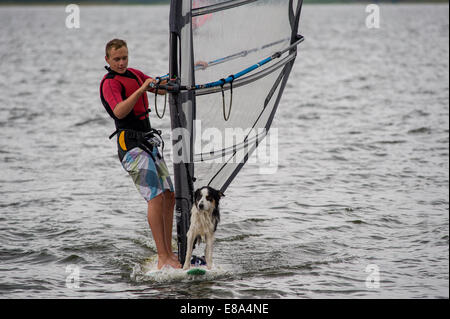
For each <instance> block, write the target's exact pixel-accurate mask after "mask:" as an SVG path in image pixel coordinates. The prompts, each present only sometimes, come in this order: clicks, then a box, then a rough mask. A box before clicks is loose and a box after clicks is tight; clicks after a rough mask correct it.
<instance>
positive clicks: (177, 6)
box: [169, 0, 195, 264]
mask: <svg viewBox="0 0 450 319" xmlns="http://www.w3.org/2000/svg"><path fill="white" fill-rule="evenodd" d="M190 15H191V0H171V4H170V57H169V64H170V65H169V71H170V73H169V75H170V78H171V79H178V80H179V81H181V82H180V84H181V85H193V84H194V82H195V81H194V67H193V65H194V62H193V47H192V27H191V19H190ZM169 104H170V117H171V126H172V144H173V167H174V181H175V198H176V202H175V205H176V223H177V240H178V256H179V260H180V263H181V264H183V263H184V259H185V256H186V233H187V231H188V229H189V220H190V210H191V205H192V198H193V187H194V186H193V176H194V164H193V137H194V136H193V131H192V130H193V119H194V116H195V97H194V92H186V91H181V92H175V93H171V94H170V97H169Z"/></svg>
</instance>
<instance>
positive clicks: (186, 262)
mask: <svg viewBox="0 0 450 319" xmlns="http://www.w3.org/2000/svg"><path fill="white" fill-rule="evenodd" d="M193 249H194V235H193V234H192V232H190V231H188V233H187V247H186V259H185V260H184V266H183V269H189V267H190V266H191V257H192V250H193Z"/></svg>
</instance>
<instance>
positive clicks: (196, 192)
mask: <svg viewBox="0 0 450 319" xmlns="http://www.w3.org/2000/svg"><path fill="white" fill-rule="evenodd" d="M199 195H200V188H197V190H196V191H195V193H194V202H195V201H196V200H197V198H198V196H199Z"/></svg>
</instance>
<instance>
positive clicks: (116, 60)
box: [105, 47, 128, 74]
mask: <svg viewBox="0 0 450 319" xmlns="http://www.w3.org/2000/svg"><path fill="white" fill-rule="evenodd" d="M105 60H106V62H107V63H108V64H109V66H110V67H111V69H112V70H113V71H114V72H117V73H119V74H122V73H125V71H126V70H127V67H128V49H127V48H126V47H121V48H119V49H117V50H116V49H114V48H111V50H109V57H108V56H106V57H105Z"/></svg>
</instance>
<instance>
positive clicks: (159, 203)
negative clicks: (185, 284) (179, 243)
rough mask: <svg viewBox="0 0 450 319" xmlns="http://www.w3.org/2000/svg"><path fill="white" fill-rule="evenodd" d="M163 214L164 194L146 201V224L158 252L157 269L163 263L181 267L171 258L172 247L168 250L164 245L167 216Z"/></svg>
mask: <svg viewBox="0 0 450 319" xmlns="http://www.w3.org/2000/svg"><path fill="white" fill-rule="evenodd" d="M164 215H165V207H164V194H160V195H158V196H156V197H155V198H153V199H151V200H150V201H148V214H147V219H148V224H149V225H150V229H151V231H152V234H153V239H154V240H155V244H156V250H157V253H158V269H161V268H162V267H163V266H164V265H169V266H171V267H174V268H181V265H180V263H179V262H178V261H175V260H173V259H172V254H173V253H172V249H170V250H169V249H168V248H167V245H166V236H165V233H166V232H165V228H166V227H165V224H164V219H167V218H164ZM172 216H173V212H172ZM170 234H172V231H170ZM169 247H171V246H169Z"/></svg>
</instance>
